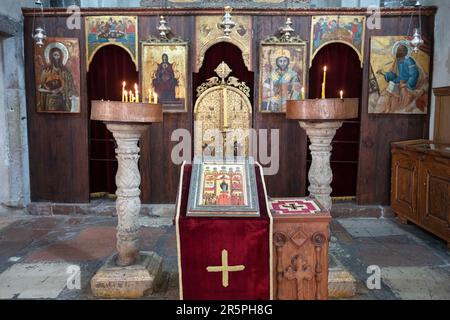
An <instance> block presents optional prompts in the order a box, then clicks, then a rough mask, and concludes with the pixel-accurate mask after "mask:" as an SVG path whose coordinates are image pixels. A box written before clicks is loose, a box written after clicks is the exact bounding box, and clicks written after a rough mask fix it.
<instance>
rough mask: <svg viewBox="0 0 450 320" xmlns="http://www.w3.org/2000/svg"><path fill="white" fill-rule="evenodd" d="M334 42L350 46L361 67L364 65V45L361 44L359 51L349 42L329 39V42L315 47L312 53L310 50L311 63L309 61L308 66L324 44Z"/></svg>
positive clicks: (327, 44)
mask: <svg viewBox="0 0 450 320" xmlns="http://www.w3.org/2000/svg"><path fill="white" fill-rule="evenodd" d="M334 43H340V44H343V45H345V46H347V47H348V48H351V49H352V50H353V51H354V52H355V54H356V55H357V56H358V59H359V62H360V65H361V68H362V67H363V66H364V46H362V51H361V52H360V51H359V50H358V49H357V48H356V47H355V46H353V45H351V44H350V43H348V42H346V41H342V40H333V41H329V42H326V43H324V44H322V45H321V46H320V47H318V48H317V49H316V51H315V52H314V53H313V52H311V58H310V61H311V63H310V66H309V67H310V68H311V67H312V65H313V62H314V58H315V57H316V56H317V54H318V53H319V52H320V50H321V49H323V48H324V47H326V46H329V45H333V44H334Z"/></svg>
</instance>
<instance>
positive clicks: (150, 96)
mask: <svg viewBox="0 0 450 320" xmlns="http://www.w3.org/2000/svg"><path fill="white" fill-rule="evenodd" d="M148 103H152V89H148Z"/></svg>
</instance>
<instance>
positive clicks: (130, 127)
mask: <svg viewBox="0 0 450 320" xmlns="http://www.w3.org/2000/svg"><path fill="white" fill-rule="evenodd" d="M161 114H162V113H161ZM106 126H107V128H108V130H109V131H111V132H112V134H113V136H114V138H115V140H116V142H117V148H116V157H117V161H118V169H117V175H116V185H117V191H116V195H117V200H116V209H117V218H118V223H117V251H118V253H117V255H114V256H112V257H111V258H109V259H108V260H107V261H106V263H105V265H104V266H103V267H102V268H101V269H100V270H99V271H97V273H96V274H95V276H94V277H93V278H92V279H91V289H92V293H93V294H94V295H95V296H98V297H109V298H140V297H143V296H144V295H146V294H147V293H152V292H153V290H154V289H155V288H157V286H158V283H159V281H160V279H161V274H162V259H161V257H159V256H158V255H157V254H156V253H154V252H140V251H139V227H140V226H139V212H140V210H141V200H140V198H139V196H140V193H141V191H140V189H139V186H140V184H141V175H140V172H139V167H138V161H139V151H140V149H139V147H138V142H139V139H140V137H141V135H142V133H143V132H145V131H146V130H148V127H149V125H148V124H129V123H125V122H121V123H114V122H109V123H107V124H106Z"/></svg>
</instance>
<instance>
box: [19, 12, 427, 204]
mask: <svg viewBox="0 0 450 320" xmlns="http://www.w3.org/2000/svg"><path fill="white" fill-rule="evenodd" d="M408 10H414V9H408ZM413 12H414V14H415V16H414V18H413V20H412V25H417V24H418V19H417V12H415V11H413ZM435 12H436V8H434V7H433V8H422V34H423V37H424V39H425V40H426V42H427V45H428V47H429V48H433V41H432V39H433V30H434V15H435ZM117 14H121V15H137V16H138V21H139V30H138V35H139V40H145V39H147V38H148V37H149V36H150V35H154V36H156V35H157V30H156V27H157V26H158V22H159V15H160V14H165V15H166V20H167V22H168V25H169V26H170V27H171V28H172V31H173V33H174V34H175V35H176V36H178V37H180V38H181V39H183V40H185V41H187V42H189V48H190V49H189V51H190V52H189V59H188V61H189V66H188V70H189V72H188V75H187V77H186V78H187V83H188V90H187V92H188V97H187V100H188V108H187V112H181V113H165V114H164V122H163V123H160V124H154V125H152V126H151V127H150V129H149V130H148V132H147V133H146V134H145V135H144V137H143V139H142V140H141V142H140V148H141V161H140V171H141V175H142V182H141V189H142V200H143V202H144V203H174V202H175V198H176V192H177V188H178V182H179V173H180V165H176V164H173V163H172V161H171V152H172V148H173V147H174V146H175V145H177V144H178V141H171V134H172V132H173V130H175V129H179V128H184V129H187V130H188V131H190V132H191V134H192V133H193V110H192V109H193V106H194V103H195V89H196V86H198V85H199V84H201V83H202V82H204V81H205V80H206V79H207V78H209V77H211V76H212V74H211V73H212V72H213V71H212V70H213V69H214V66H216V62H221V61H222V60H223V61H225V62H227V63H229V64H230V66H231V65H232V69H233V71H234V72H235V73H236V74H237V77H238V78H240V79H241V80H243V81H246V83H247V85H248V86H249V87H250V90H251V101H252V102H253V127H254V128H255V129H257V130H258V129H269V130H270V129H279V130H280V164H279V172H278V174H277V175H274V176H266V183H267V188H268V193H269V195H270V196H272V197H289V196H291V197H293V196H304V195H306V194H307V170H308V168H309V165H310V155H309V151H308V141H307V137H306V134H305V133H304V131H303V130H302V129H301V128H300V126H299V125H298V123H296V122H295V121H289V120H286V119H285V115H284V114H277V113H273V114H268V113H260V112H259V111H258V110H259V107H258V105H259V103H260V102H259V101H258V100H259V98H258V97H259V74H260V70H258V66H259V43H260V42H261V41H262V40H264V39H265V38H267V37H268V36H271V35H274V34H275V33H276V31H277V30H278V28H279V27H280V26H282V25H283V24H284V22H285V20H286V16H285V12H284V11H282V10H271V9H270V10H269V9H267V10H260V11H255V10H246V9H236V10H234V11H233V15H236V16H237V15H249V16H251V18H252V24H253V37H252V47H251V55H252V59H251V61H252V70H248V68H247V67H246V65H245V64H244V63H243V60H242V56H241V55H240V51H239V48H237V47H234V46H232V45H229V44H221V43H219V44H218V45H216V46H214V47H212V48H211V49H210V50H208V51H207V52H206V54H205V61H204V63H203V67H202V68H201V69H200V70H199V72H195V68H194V65H195V59H196V57H195V52H194V50H193V44H194V43H195V41H196V39H195V34H196V33H195V27H196V24H195V19H196V16H197V15H209V14H215V15H221V14H222V12H221V10H215V9H188V10H183V9H173V10H171V11H170V13H166V12H163V11H161V10H158V9H140V8H139V9H120V13H119V12H118V11H117V10H116V9H107V8H99V9H95V12H90V11H88V10H84V9H83V10H82V16H93V15H99V16H100V15H117ZM327 14H330V15H336V14H342V15H344V14H345V15H365V14H366V12H365V10H363V9H354V10H353V9H351V10H350V9H329V10H325V9H311V10H304V9H301V10H300V9H298V10H290V12H289V16H290V17H291V18H292V21H293V26H294V29H295V31H296V34H298V35H299V36H300V37H301V38H302V39H304V40H307V41H308V48H309V44H310V41H311V39H310V34H311V29H310V27H311V17H312V16H314V15H327ZM24 16H25V20H24V42H25V67H26V96H27V114H28V119H27V120H28V139H29V141H28V142H29V154H30V182H31V199H32V201H34V202H38V201H39V202H40V201H50V202H59V203H88V202H90V196H91V194H92V193H96V192H102V191H104V192H109V193H114V191H115V182H114V176H115V170H116V166H117V164H116V162H115V155H114V141H113V139H112V137H111V135H110V134H109V133H108V132H107V131H106V128H104V125H103V124H100V123H94V122H91V121H90V120H89V113H90V100H93V99H111V100H112V99H114V100H119V99H120V97H118V96H117V95H118V94H120V83H121V81H123V80H126V81H127V82H129V83H133V82H138V80H141V81H142V73H141V72H137V71H136V69H135V67H134V64H133V62H132V61H131V59H130V57H129V56H128V55H127V54H126V53H125V52H124V51H123V50H122V49H121V48H119V47H116V46H106V47H103V48H102V49H101V50H99V51H98V52H97V53H96V56H94V60H93V62H92V63H91V65H90V71H89V72H87V70H86V50H85V47H86V39H85V38H86V36H85V33H84V25H83V26H82V29H81V30H77V29H74V30H69V29H68V28H67V27H66V13H65V11H64V10H56V11H55V10H54V9H53V10H52V11H45V12H44V17H40V18H36V21H35V25H37V24H39V23H42V24H43V25H45V26H46V32H47V35H48V36H53V37H54V36H58V37H71V38H78V39H79V45H80V62H81V66H80V75H81V83H80V91H81V93H80V102H81V112H80V113H77V114H43V113H38V112H36V110H35V105H36V98H35V95H36V91H35V90H36V89H35V74H34V41H33V39H32V38H31V37H30V36H29V35H31V34H32V27H33V11H32V10H29V9H24ZM410 18H411V11H406V10H405V9H401V8H400V9H383V10H382V16H381V25H382V28H381V29H378V30H377V29H374V30H371V29H369V28H367V29H366V33H365V37H364V43H365V46H364V61H363V66H362V68H361V64H360V61H359V58H358V56H357V55H356V54H355V52H354V51H353V49H351V48H350V47H348V46H346V45H345V44H336V43H333V44H329V45H327V46H325V47H324V48H322V49H321V50H320V51H319V52H318V54H317V55H316V56H315V58H314V60H313V63H312V66H311V68H309V69H307V75H306V79H307V83H306V86H305V87H306V89H307V95H308V97H309V98H317V97H319V92H320V83H321V76H322V67H323V65H327V66H328V67H329V72H328V81H327V97H337V96H338V93H339V90H341V89H342V90H344V92H345V96H346V97H353V98H354V97H356V98H360V117H359V119H353V120H350V121H346V122H345V124H344V126H343V128H341V129H340V130H339V131H338V132H337V135H336V138H335V140H334V142H333V156H332V159H331V164H332V168H333V173H334V176H335V179H334V181H333V184H332V187H333V189H334V193H333V194H332V195H333V196H354V197H356V200H357V202H358V203H359V204H389V197H390V143H391V142H394V141H401V140H410V139H419V138H425V137H427V136H428V127H429V116H428V115H417V114H411V115H404V114H403V115H402V114H369V113H368V93H369V74H370V63H369V61H370V59H369V56H370V39H371V37H372V36H382V35H386V36H387V35H392V36H396V35H406V33H407V32H408V27H409V24H410ZM308 52H309V50H308ZM308 55H309V54H308ZM430 56H431V57H433V53H432V49H430ZM431 60H432V59H431ZM307 61H308V62H309V56H308V58H307ZM308 64H309V63H308ZM140 68H141V66H140ZM430 69H431V70H432V66H431V68H430ZM139 71H141V69H139ZM429 80H430V84H431V80H432V79H431V76H430V79H429ZM430 87H431V86H430ZM269 150H270V148H269Z"/></svg>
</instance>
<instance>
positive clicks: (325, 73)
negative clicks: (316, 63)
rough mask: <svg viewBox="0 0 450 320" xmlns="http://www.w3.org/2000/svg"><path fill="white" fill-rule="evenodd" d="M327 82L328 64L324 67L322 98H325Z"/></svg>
mask: <svg viewBox="0 0 450 320" xmlns="http://www.w3.org/2000/svg"><path fill="white" fill-rule="evenodd" d="M326 82H327V66H325V67H324V68H323V82H322V99H325V84H326Z"/></svg>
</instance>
